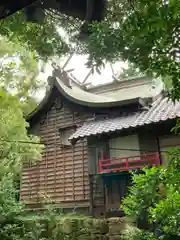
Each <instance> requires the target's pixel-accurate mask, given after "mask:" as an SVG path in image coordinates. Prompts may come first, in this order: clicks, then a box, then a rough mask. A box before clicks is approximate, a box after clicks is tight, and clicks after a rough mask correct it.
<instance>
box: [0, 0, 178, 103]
mask: <svg viewBox="0 0 180 240" xmlns="http://www.w3.org/2000/svg"><path fill="white" fill-rule="evenodd" d="M179 12H180V4H179V1H176V0H169V1H161V0H151V1H149V0H137V1H129V0H123V1H122V0H109V1H108V9H107V14H106V19H105V21H104V22H101V23H93V24H92V25H91V26H90V28H91V31H92V32H93V33H92V34H91V36H90V37H89V40H88V41H86V42H80V41H78V40H77V38H76V34H77V31H78V30H79V27H80V24H81V22H80V21H78V20H77V19H73V18H71V17H68V16H66V15H63V14H59V15H58V16H57V15H55V14H54V13H52V12H48V13H47V16H46V19H45V22H44V23H43V24H42V25H37V24H32V23H27V22H26V21H25V19H24V17H23V14H22V12H19V13H17V14H14V15H13V16H10V17H8V18H7V19H5V21H4V22H3V24H2V26H1V35H3V36H6V37H7V38H8V39H9V40H10V41H13V42H18V43H20V44H21V45H23V46H24V47H26V48H27V49H29V50H30V51H32V52H35V53H36V55H37V56H39V57H41V58H43V59H49V58H51V57H53V56H62V55H64V54H67V53H69V52H72V51H74V52H75V53H76V52H78V54H89V62H88V66H90V67H92V66H99V65H102V64H104V62H106V61H111V62H114V61H117V60H118V61H119V59H121V60H125V61H128V62H130V63H132V64H135V65H136V66H137V67H138V68H139V69H140V71H141V72H147V73H148V74H149V73H151V74H152V73H153V74H155V75H156V76H161V77H163V79H164V78H165V79H166V80H167V81H168V82H172V86H173V88H171V89H170V90H171V93H172V98H173V99H175V98H177V99H179V97H180V84H179V79H180V61H179V52H180V49H179V42H180V34H179V33H180V29H179V26H180V14H179ZM67 38H68V39H67Z"/></svg>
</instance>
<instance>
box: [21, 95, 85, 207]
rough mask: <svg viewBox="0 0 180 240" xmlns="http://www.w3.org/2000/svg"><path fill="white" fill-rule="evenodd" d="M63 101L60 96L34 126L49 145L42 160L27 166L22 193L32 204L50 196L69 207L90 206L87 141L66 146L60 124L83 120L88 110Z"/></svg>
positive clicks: (64, 125)
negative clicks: (64, 145)
mask: <svg viewBox="0 0 180 240" xmlns="http://www.w3.org/2000/svg"><path fill="white" fill-rule="evenodd" d="M60 105H61V99H58V101H56V103H55V104H54V105H53V106H52V107H51V109H50V110H49V111H48V112H47V113H46V114H44V115H43V116H41V119H40V122H39V123H38V124H37V125H36V126H34V131H35V133H37V132H38V135H39V136H40V137H41V140H42V142H44V143H45V145H46V146H45V150H44V153H43V155H42V160H41V161H39V162H38V163H37V164H36V165H35V166H30V165H28V166H27V165H26V166H24V170H23V173H22V181H21V194H20V197H21V199H22V200H24V201H25V202H26V203H27V204H29V205H38V204H39V203H41V202H42V201H43V200H44V196H46V197H49V198H50V199H51V200H52V201H54V202H56V203H60V206H62V207H65V208H66V207H68V208H73V207H76V206H78V207H88V206H89V176H88V156H87V143H86V141H85V140H81V141H78V142H77V143H76V144H75V145H74V146H68V147H62V145H61V144H60V143H61V140H60V134H59V128H62V127H66V126H69V125H73V124H81V122H83V121H84V119H85V118H87V117H88V114H86V115H85V114H83V115H82V114H78V113H76V112H75V111H73V110H72V109H71V108H70V107H69V106H68V105H67V103H63V107H62V108H61V107H60ZM32 130H33V129H32Z"/></svg>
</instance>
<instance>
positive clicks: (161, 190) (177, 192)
mask: <svg viewBox="0 0 180 240" xmlns="http://www.w3.org/2000/svg"><path fill="white" fill-rule="evenodd" d="M169 159H170V162H169V164H168V165H167V166H166V167H165V166H164V167H153V168H150V169H144V170H143V172H142V173H141V174H134V175H133V186H132V187H130V193H129V195H128V196H127V197H126V198H125V199H124V200H123V205H122V207H123V209H124V211H125V213H126V214H127V215H130V216H134V217H135V218H136V220H137V221H138V222H139V223H141V227H143V228H147V226H148V228H149V229H150V230H151V231H152V232H154V234H155V236H157V235H158V236H159V235H160V236H161V238H162V239H170V238H171V237H172V236H173V237H174V238H175V237H176V236H177V235H178V234H179V233H180V225H179V221H180V186H179V181H180V173H179V167H180V149H178V148H177V149H173V150H171V152H170V153H169ZM142 223H143V225H142ZM147 239H148V238H147Z"/></svg>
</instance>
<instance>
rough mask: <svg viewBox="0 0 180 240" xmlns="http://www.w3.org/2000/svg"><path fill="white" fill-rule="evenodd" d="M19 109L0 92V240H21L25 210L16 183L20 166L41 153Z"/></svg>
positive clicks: (16, 103)
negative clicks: (19, 233)
mask: <svg viewBox="0 0 180 240" xmlns="http://www.w3.org/2000/svg"><path fill="white" fill-rule="evenodd" d="M20 107H21V104H20V102H19V99H18V98H16V97H14V96H11V95H10V94H9V93H7V92H6V91H4V90H2V89H1V90H0V239H4V240H6V239H7V240H8V239H9V240H10V239H22V238H19V237H18V236H19V235H18V232H19V231H20V228H21V227H20V224H21V221H20V219H19V218H20V217H22V216H23V212H24V206H23V204H22V203H21V202H20V201H18V197H17V196H18V189H17V182H18V181H19V177H20V173H21V170H22V165H23V163H27V162H29V161H32V163H33V162H34V161H36V160H38V159H40V153H41V150H42V145H39V139H38V138H37V137H35V136H28V134H27V127H28V124H27V123H26V121H25V120H24V118H23V113H22V110H21V108H20ZM32 143H33V144H32ZM34 143H37V144H34Z"/></svg>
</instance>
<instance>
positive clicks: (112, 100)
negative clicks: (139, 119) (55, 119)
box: [27, 76, 150, 120]
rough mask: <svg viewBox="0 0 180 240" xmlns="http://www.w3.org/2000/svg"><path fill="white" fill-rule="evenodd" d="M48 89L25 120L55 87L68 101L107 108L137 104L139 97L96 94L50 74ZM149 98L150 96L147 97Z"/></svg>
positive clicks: (43, 105)
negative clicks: (126, 97)
mask: <svg viewBox="0 0 180 240" xmlns="http://www.w3.org/2000/svg"><path fill="white" fill-rule="evenodd" d="M48 83H49V86H50V88H49V90H48V91H47V92H46V95H45V97H44V98H43V100H42V101H41V102H40V104H39V105H38V106H37V107H36V109H35V110H34V111H32V112H31V113H30V114H29V115H28V116H27V120H30V119H31V118H32V117H33V116H34V115H36V114H37V113H38V112H40V111H41V110H43V108H45V106H46V104H48V102H49V100H50V98H52V90H53V88H54V87H55V88H56V89H57V90H58V91H59V92H60V93H61V94H62V96H64V97H65V98H66V99H68V100H69V101H71V102H73V103H75V104H78V105H81V106H85V107H91V108H109V107H116V106H124V105H129V104H133V103H134V104H138V103H139V100H140V99H141V98H140V97H138V96H134V97H132V98H128V99H125V98H122V95H121V94H118V95H116V96H113V97H110V96H103V95H98V94H96V93H90V92H87V91H85V90H83V89H81V88H79V87H77V86H70V85H68V84H67V85H66V84H65V83H64V82H63V81H62V80H61V79H60V78H59V77H55V76H50V77H48ZM147 98H148V99H150V97H147Z"/></svg>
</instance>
